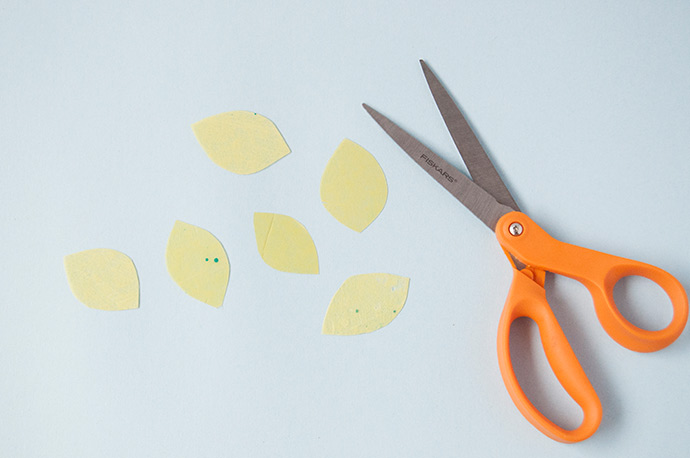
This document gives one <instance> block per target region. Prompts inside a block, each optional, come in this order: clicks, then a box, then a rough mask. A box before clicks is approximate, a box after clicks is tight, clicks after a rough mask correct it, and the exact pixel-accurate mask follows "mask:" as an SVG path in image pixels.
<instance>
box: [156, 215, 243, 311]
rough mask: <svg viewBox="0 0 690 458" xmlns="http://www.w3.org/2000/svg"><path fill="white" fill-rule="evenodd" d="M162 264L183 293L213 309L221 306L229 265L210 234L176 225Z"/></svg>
mask: <svg viewBox="0 0 690 458" xmlns="http://www.w3.org/2000/svg"><path fill="white" fill-rule="evenodd" d="M165 262H166V264H167V266H168V272H169V273H170V276H171V277H172V279H173V280H175V283H177V284H178V285H179V286H180V288H182V289H183V290H184V292H185V293H187V294H189V295H190V296H192V297H193V298H195V299H198V300H200V301H201V302H205V303H206V304H208V305H212V306H214V307H220V306H221V305H223V298H225V290H226V289H227V287H228V278H229V276H230V262H229V261H228V256H227V255H226V254H225V249H224V248H223V245H221V243H220V242H219V241H218V239H217V238H215V237H214V236H213V235H211V233H210V232H208V231H206V230H204V229H202V228H200V227H197V226H194V225H192V224H187V223H183V222H182V221H175V225H174V226H173V229H172V232H171V233H170V238H169V239H168V247H167V249H166V252H165Z"/></svg>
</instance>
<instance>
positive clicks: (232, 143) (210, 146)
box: [192, 111, 290, 175]
mask: <svg viewBox="0 0 690 458" xmlns="http://www.w3.org/2000/svg"><path fill="white" fill-rule="evenodd" d="M192 130H193V131H194V135H195V136H196V139H197V140H198V141H199V143H200V144H201V147H202V148H203V149H204V151H206V154H208V157H210V158H211V160H212V161H213V162H215V163H216V164H218V165H219V166H221V167H223V168H224V169H226V170H229V171H231V172H234V173H238V174H240V175H248V174H250V173H255V172H258V171H259V170H263V169H265V168H266V167H268V166H269V165H271V164H273V163H274V162H276V161H277V160H278V159H280V158H282V157H284V156H286V155H287V154H288V153H289V152H290V148H289V147H288V146H287V143H285V140H284V139H283V136H282V135H280V132H279V131H278V128H277V127H276V126H275V124H273V123H272V122H271V120H270V119H268V118H265V117H263V116H261V115H260V114H257V113H254V112H251V111H229V112H227V113H221V114H218V115H215V116H211V117H208V118H205V119H202V120H201V121H199V122H197V123H194V124H192Z"/></svg>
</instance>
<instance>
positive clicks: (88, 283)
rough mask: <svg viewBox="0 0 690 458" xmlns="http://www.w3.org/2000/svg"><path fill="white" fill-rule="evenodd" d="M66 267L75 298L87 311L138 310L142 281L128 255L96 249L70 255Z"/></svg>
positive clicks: (65, 261) (65, 262) (66, 257)
mask: <svg viewBox="0 0 690 458" xmlns="http://www.w3.org/2000/svg"><path fill="white" fill-rule="evenodd" d="M64 264H65V272H66V273H67V282H68V283H69V287H70V289H71V290H72V294H74V296H75V297H76V298H77V299H79V301H80V302H82V303H83V304H84V305H86V306H87V307H91V308H94V309H99V310H130V309H135V308H138V307H139V277H138V276H137V269H136V268H135V267H134V263H133V262H132V260H131V259H129V257H128V256H127V255H126V254H124V253H120V252H119V251H116V250H111V249H108V248H96V249H93V250H86V251H80V252H78V253H74V254H70V255H67V256H65V258H64Z"/></svg>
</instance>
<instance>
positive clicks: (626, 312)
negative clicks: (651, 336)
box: [613, 275, 673, 331]
mask: <svg viewBox="0 0 690 458" xmlns="http://www.w3.org/2000/svg"><path fill="white" fill-rule="evenodd" d="M613 300H614V301H615V302H616V307H617V308H618V311H619V312H620V313H621V314H622V315H623V316H624V317H625V319H626V320H628V321H630V323H632V324H633V325H635V326H637V327H638V328H642V329H646V330H648V331H659V330H661V329H664V328H665V327H667V326H668V325H669V323H671V320H672V319H673V307H672V305H671V299H670V298H669V297H668V295H667V294H666V291H664V290H663V289H662V288H661V287H660V286H659V285H657V284H656V283H654V282H653V281H652V280H650V279H648V278H645V277H641V276H639V275H628V276H626V277H622V278H621V279H619V280H618V281H617V282H616V284H615V286H614V287H613Z"/></svg>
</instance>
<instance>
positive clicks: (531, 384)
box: [510, 317, 584, 430]
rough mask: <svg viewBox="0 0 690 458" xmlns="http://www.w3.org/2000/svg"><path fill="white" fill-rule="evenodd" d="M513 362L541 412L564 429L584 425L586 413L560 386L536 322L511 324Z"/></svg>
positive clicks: (527, 319) (519, 320)
mask: <svg viewBox="0 0 690 458" xmlns="http://www.w3.org/2000/svg"><path fill="white" fill-rule="evenodd" d="M510 360H511V362H512V364H513V372H515V376H516V377H517V379H518V383H519V385H520V387H521V388H522V391H523V392H524V393H525V395H526V396H527V398H528V399H529V400H530V402H531V403H532V405H534V407H535V408H536V409H537V410H538V411H539V412H541V413H542V414H543V415H544V416H546V418H548V419H549V420H551V421H552V422H554V423H555V424H557V425H558V426H560V427H561V428H564V429H568V430H571V429H575V428H577V427H578V426H579V425H580V424H581V423H582V419H583V416H584V414H583V412H582V409H581V408H580V406H578V405H577V403H576V402H575V401H574V400H573V399H572V398H571V397H570V395H568V392H567V391H565V389H564V388H563V386H562V385H561V384H560V383H559V382H558V379H557V378H556V374H554V372H553V369H552V368H551V365H550V364H549V361H548V359H546V353H544V348H543V347H542V343H541V337H540V335H539V326H537V323H536V322H534V320H532V319H530V318H526V317H523V318H518V319H517V320H515V321H513V323H512V324H511V326H510Z"/></svg>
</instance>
